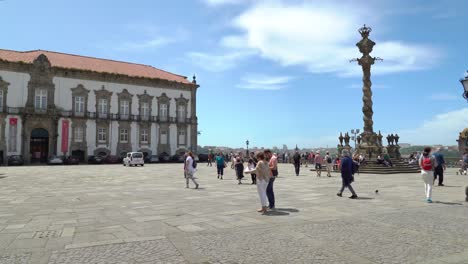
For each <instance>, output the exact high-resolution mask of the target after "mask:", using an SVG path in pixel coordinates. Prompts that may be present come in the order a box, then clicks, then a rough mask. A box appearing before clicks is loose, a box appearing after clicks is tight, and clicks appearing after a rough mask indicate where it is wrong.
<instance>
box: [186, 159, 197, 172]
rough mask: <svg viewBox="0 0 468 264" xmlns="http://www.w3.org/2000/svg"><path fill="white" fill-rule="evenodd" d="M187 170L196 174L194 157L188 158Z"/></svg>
mask: <svg viewBox="0 0 468 264" xmlns="http://www.w3.org/2000/svg"><path fill="white" fill-rule="evenodd" d="M185 169H186V170H187V171H190V172H192V173H193V172H195V171H196V170H195V168H194V167H193V159H192V157H190V156H188V157H187V159H186V160H185Z"/></svg>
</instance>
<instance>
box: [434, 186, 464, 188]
mask: <svg viewBox="0 0 468 264" xmlns="http://www.w3.org/2000/svg"><path fill="white" fill-rule="evenodd" d="M437 187H449V188H451V187H452V188H453V187H463V186H455V185H444V186H437Z"/></svg>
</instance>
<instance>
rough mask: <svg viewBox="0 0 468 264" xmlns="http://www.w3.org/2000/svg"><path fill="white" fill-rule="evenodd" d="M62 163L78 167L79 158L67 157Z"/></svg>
mask: <svg viewBox="0 0 468 264" xmlns="http://www.w3.org/2000/svg"><path fill="white" fill-rule="evenodd" d="M63 163H64V164H67V165H78V164H80V158H78V157H76V156H68V157H66V158H65V159H64V160H63Z"/></svg>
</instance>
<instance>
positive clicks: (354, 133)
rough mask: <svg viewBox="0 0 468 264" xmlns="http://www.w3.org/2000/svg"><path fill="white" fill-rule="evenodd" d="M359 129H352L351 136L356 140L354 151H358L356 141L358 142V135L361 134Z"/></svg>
mask: <svg viewBox="0 0 468 264" xmlns="http://www.w3.org/2000/svg"><path fill="white" fill-rule="evenodd" d="M359 132H360V131H359V128H357V129H351V134H352V135H353V136H352V137H351V139H352V140H354V150H356V140H357V135H358V134H359Z"/></svg>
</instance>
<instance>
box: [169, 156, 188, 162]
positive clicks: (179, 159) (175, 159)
mask: <svg viewBox="0 0 468 264" xmlns="http://www.w3.org/2000/svg"><path fill="white" fill-rule="evenodd" d="M184 161H185V157H184V155H181V154H175V155H173V156H172V157H171V162H177V163H183V162H184Z"/></svg>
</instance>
